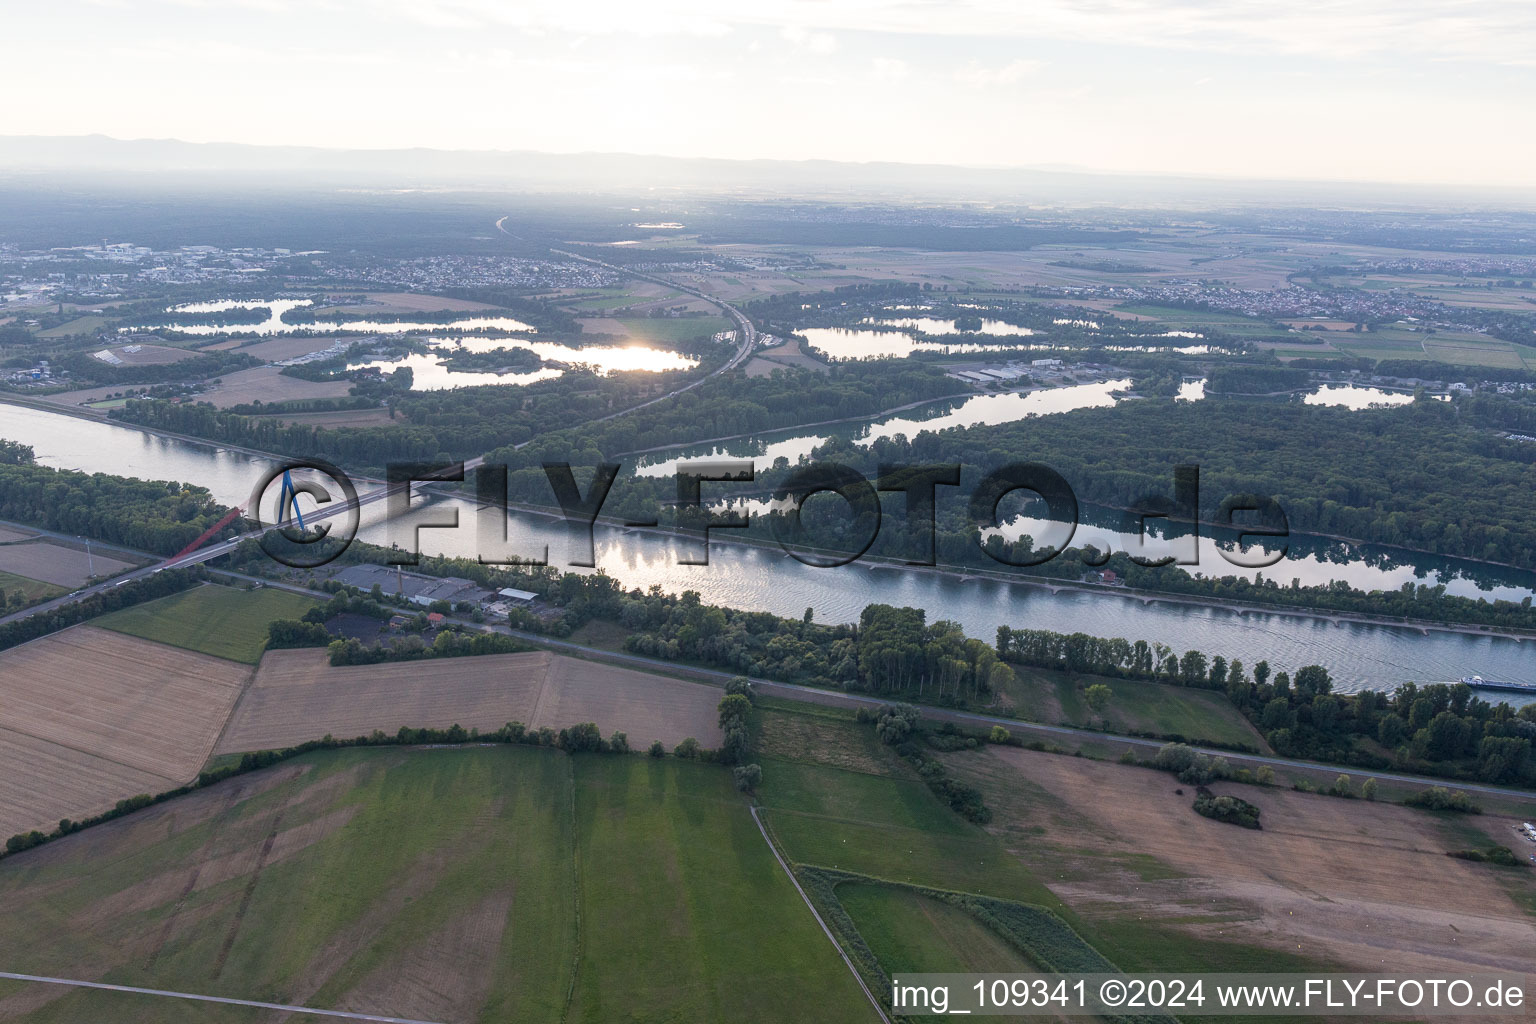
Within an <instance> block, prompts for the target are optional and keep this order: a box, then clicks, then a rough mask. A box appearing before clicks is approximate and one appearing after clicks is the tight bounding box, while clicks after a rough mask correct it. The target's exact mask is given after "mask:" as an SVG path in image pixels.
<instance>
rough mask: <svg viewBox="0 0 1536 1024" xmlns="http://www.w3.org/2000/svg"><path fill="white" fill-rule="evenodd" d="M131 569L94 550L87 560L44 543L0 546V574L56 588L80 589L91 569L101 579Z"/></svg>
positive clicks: (72, 550)
mask: <svg viewBox="0 0 1536 1024" xmlns="http://www.w3.org/2000/svg"><path fill="white" fill-rule="evenodd" d="M133 566H134V563H132V562H124V561H120V560H118V559H116V558H109V557H107V556H106V555H103V554H100V553H99V552H94V551H93V552H92V553H91V554H90V556H89V557H87V555H86V553H85V551H84V550H76V549H75V548H71V547H65V546H64V545H63V544H55V543H54V542H53V541H47V540H39V541H31V542H28V543H25V544H5V545H0V571H4V572H11V573H15V574H16V575H17V576H25V577H27V578H28V579H34V580H42V581H43V582H44V583H52V584H55V585H56V586H60V587H70V588H74V587H78V586H80V585H81V584H83V583H85V582H86V581H87V580H88V579H90V576H89V575H88V573H89V571H90V570H91V569H92V568H94V569H95V570H96V575H97V576H98V577H105V576H115V575H117V574H118V573H120V572H122V571H124V570H125V569H132V568H133Z"/></svg>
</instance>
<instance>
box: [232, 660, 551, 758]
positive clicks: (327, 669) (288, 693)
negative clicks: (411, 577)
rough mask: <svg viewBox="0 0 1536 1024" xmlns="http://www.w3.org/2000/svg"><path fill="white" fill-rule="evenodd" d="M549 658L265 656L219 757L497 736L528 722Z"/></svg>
mask: <svg viewBox="0 0 1536 1024" xmlns="http://www.w3.org/2000/svg"><path fill="white" fill-rule="evenodd" d="M549 661H550V655H548V654H545V653H543V652H536V653H530V654H493V655H488V656H486V657H479V658H442V659H436V660H432V661H427V662H409V661H406V662H395V663H392V664H383V665H344V666H340V667H333V666H332V665H331V663H330V660H329V657H328V656H327V654H326V652H325V651H324V650H322V649H310V650H296V651H269V652H268V653H267V654H266V655H265V656H263V657H262V659H261V666H260V667H259V668H258V669H257V670H256V678H255V680H254V681H253V682H252V683H251V687H250V689H249V690H248V691H247V692H246V694H245V697H244V698H243V699H242V700H241V701H240V705H239V707H237V708H236V709H235V713H234V716H233V717H232V718H231V719H230V723H229V728H228V729H227V730H226V731H225V733H224V737H223V739H222V740H221V741H220V742H219V747H218V752H219V753H239V752H241V751H247V750H267V749H271V748H275V747H287V746H293V745H294V744H297V743H303V742H304V741H305V740H314V739H319V738H320V737H321V736H324V735H325V734H326V733H330V734H331V735H333V736H342V737H347V738H351V737H353V736H363V735H367V734H368V733H370V732H372V731H373V730H375V729H382V730H384V731H385V732H391V733H392V732H394V731H396V730H397V729H399V728H400V727H401V726H402V725H409V726H412V727H418V728H447V727H448V726H450V725H453V724H455V723H457V724H459V725H462V726H464V728H466V729H469V728H479V729H499V728H500V727H501V726H503V725H505V724H506V723H507V722H512V721H520V722H525V723H526V722H530V721H531V720H532V718H533V710H534V707H535V706H536V705H537V704H538V699H539V694H540V693H541V692H542V691H543V688H544V682H545V677H546V676H547V675H548V673H549Z"/></svg>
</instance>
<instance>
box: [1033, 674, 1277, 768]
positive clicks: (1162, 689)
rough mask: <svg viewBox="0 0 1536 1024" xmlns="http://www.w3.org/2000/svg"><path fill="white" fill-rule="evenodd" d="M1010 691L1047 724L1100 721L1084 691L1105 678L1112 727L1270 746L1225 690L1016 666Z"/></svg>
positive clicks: (1121, 730)
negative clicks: (1224, 692)
mask: <svg viewBox="0 0 1536 1024" xmlns="http://www.w3.org/2000/svg"><path fill="white" fill-rule="evenodd" d="M1014 675H1015V678H1014V682H1013V683H1012V684H1011V685H1010V686H1009V687H1008V689H1007V691H1006V696H1007V698H1008V700H1009V701H1011V702H1012V703H1013V705H1014V710H1015V711H1016V712H1017V713H1019V714H1022V715H1023V716H1024V717H1026V718H1029V719H1031V720H1033V721H1037V722H1042V723H1044V724H1046V725H1071V726H1079V727H1080V726H1085V725H1096V724H1098V723H1099V716H1098V715H1096V714H1095V713H1094V712H1093V710H1092V709H1091V708H1089V707H1088V703H1087V700H1086V699H1085V697H1084V691H1085V690H1086V689H1087V688H1088V687H1089V686H1092V685H1093V684H1095V683H1103V684H1104V685H1105V686H1108V687H1109V689H1110V692H1111V697H1110V700H1109V706H1108V707H1107V708H1106V709H1105V712H1104V715H1103V720H1104V722H1105V723H1107V724H1108V726H1109V728H1110V730H1111V731H1112V732H1118V733H1137V732H1140V733H1147V734H1152V735H1155V736H1183V737H1185V738H1186V739H1188V740H1190V741H1191V742H1198V743H1214V744H1218V745H1221V746H1227V747H1248V748H1251V749H1255V750H1264V749H1267V747H1266V744H1265V743H1264V739H1263V737H1262V736H1260V735H1259V733H1258V732H1257V731H1256V730H1255V729H1254V728H1253V726H1252V725H1250V724H1249V723H1248V722H1247V721H1246V720H1245V719H1244V718H1243V716H1242V714H1241V713H1240V712H1239V711H1238V710H1237V709H1236V708H1235V707H1233V706H1232V703H1231V702H1230V701H1229V700H1227V699H1226V697H1225V695H1223V694H1220V693H1216V692H1213V691H1209V690H1197V689H1191V688H1189V687H1183V686H1168V685H1165V684H1162V683H1149V682H1142V681H1138V680H1131V679H1100V678H1098V677H1095V676H1082V677H1073V676H1069V675H1067V674H1066V673H1064V672H1048V671H1042V670H1039V669H1029V668H1023V667H1022V666H1015V673H1014Z"/></svg>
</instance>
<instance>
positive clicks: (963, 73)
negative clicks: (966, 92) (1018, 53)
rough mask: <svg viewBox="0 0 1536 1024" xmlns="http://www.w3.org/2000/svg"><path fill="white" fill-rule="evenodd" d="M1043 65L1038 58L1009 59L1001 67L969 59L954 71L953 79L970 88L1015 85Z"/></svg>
mask: <svg viewBox="0 0 1536 1024" xmlns="http://www.w3.org/2000/svg"><path fill="white" fill-rule="evenodd" d="M1043 66H1044V65H1043V64H1041V63H1040V61H1038V60H1022V59H1021V60H1011V61H1009V62H1008V63H1007V64H1004V65H1002V66H1001V67H995V68H989V67H983V66H981V65H980V64H977V63H976V62H975V61H971V62H970V63H969V64H967V65H966V66H965V67H963V68H959V69H957V70H956V71H955V81H957V82H959V83H960V84H961V85H966V86H970V87H971V88H972V89H993V88H996V87H998V86H1006V85H1017V84H1018V83H1020V82H1022V81H1023V80H1024V79H1026V78H1028V77H1029V76H1031V75H1033V74H1034V73H1035V72H1037V71H1039V70H1040V69H1041V68H1042V67H1043Z"/></svg>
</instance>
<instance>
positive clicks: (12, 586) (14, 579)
mask: <svg viewBox="0 0 1536 1024" xmlns="http://www.w3.org/2000/svg"><path fill="white" fill-rule="evenodd" d="M17 590H19V591H21V593H22V596H24V597H25V598H26V600H27V603H28V604H33V603H35V602H38V601H46V600H48V599H49V598H54V597H58V596H59V595H60V594H67V593H69V588H68V587H61V586H59V585H58V584H56V583H44V582H43V581H42V580H34V579H30V578H28V577H26V576H18V575H16V574H15V573H13V572H4V571H0V592H4V593H13V592H15V591H17Z"/></svg>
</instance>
